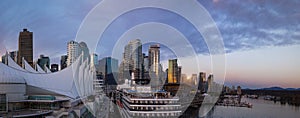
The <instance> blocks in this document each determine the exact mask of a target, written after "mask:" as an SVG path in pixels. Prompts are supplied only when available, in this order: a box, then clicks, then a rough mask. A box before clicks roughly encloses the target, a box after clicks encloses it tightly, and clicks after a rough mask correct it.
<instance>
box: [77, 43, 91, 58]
mask: <svg viewBox="0 0 300 118" xmlns="http://www.w3.org/2000/svg"><path fill="white" fill-rule="evenodd" d="M79 50H80V54H81V53H83V59H84V60H86V59H88V61H90V51H89V48H88V47H87V45H86V43H85V42H80V43H79Z"/></svg>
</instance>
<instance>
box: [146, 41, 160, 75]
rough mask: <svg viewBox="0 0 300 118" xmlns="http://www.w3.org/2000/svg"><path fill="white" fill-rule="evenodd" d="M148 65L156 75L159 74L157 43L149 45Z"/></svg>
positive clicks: (158, 47)
mask: <svg viewBox="0 0 300 118" xmlns="http://www.w3.org/2000/svg"><path fill="white" fill-rule="evenodd" d="M148 57H149V65H148V67H149V68H150V70H151V71H152V72H154V73H155V74H156V75H157V76H158V75H159V63H160V46H159V44H156V45H151V46H150V47H149V54H148Z"/></svg>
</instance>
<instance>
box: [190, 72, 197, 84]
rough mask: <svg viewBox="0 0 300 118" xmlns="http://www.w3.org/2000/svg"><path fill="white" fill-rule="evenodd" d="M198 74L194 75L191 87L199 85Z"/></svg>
mask: <svg viewBox="0 0 300 118" xmlns="http://www.w3.org/2000/svg"><path fill="white" fill-rule="evenodd" d="M197 78H198V77H197V74H192V77H191V85H197Z"/></svg>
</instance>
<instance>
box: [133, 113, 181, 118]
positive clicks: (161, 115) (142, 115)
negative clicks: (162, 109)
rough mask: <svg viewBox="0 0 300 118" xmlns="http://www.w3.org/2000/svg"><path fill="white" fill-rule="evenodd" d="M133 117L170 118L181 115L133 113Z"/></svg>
mask: <svg viewBox="0 0 300 118" xmlns="http://www.w3.org/2000/svg"><path fill="white" fill-rule="evenodd" d="M131 114H132V116H134V117H135V116H141V117H169V116H180V115H181V114H180V113H131Z"/></svg>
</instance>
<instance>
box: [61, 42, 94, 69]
mask: <svg viewBox="0 0 300 118" xmlns="http://www.w3.org/2000/svg"><path fill="white" fill-rule="evenodd" d="M67 53H68V54H67V55H68V59H67V65H68V66H70V65H71V64H72V63H74V62H75V61H76V59H77V57H79V56H80V55H81V54H83V55H82V56H83V59H84V60H85V59H89V58H90V53H89V49H88V47H87V45H86V43H84V42H80V43H78V42H76V41H70V42H68V52H67Z"/></svg>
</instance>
